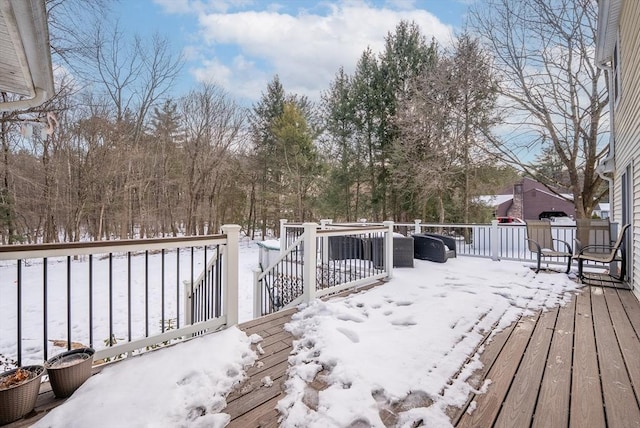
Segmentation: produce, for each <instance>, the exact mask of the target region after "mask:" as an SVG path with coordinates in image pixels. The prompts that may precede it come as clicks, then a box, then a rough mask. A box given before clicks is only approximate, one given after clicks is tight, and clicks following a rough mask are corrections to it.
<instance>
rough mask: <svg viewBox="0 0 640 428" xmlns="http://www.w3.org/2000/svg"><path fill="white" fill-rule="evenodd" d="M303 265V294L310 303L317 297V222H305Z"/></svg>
mask: <svg viewBox="0 0 640 428" xmlns="http://www.w3.org/2000/svg"><path fill="white" fill-rule="evenodd" d="M302 226H303V227H304V240H303V248H304V250H303V257H304V259H303V260H304V261H303V266H302V284H303V290H302V295H303V296H304V301H305V302H307V303H309V302H311V301H312V300H314V299H315V298H316V269H317V266H316V264H317V262H316V258H317V255H316V252H317V248H316V229H317V228H318V224H317V223H304V224H303V225H302Z"/></svg>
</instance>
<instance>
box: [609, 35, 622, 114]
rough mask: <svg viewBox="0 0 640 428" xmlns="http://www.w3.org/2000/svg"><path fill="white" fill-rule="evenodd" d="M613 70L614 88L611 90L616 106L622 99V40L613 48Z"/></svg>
mask: <svg viewBox="0 0 640 428" xmlns="http://www.w3.org/2000/svg"><path fill="white" fill-rule="evenodd" d="M612 68H613V70H611V72H612V74H613V82H612V84H613V88H611V91H612V92H611V93H612V94H613V101H614V105H615V104H617V103H618V100H619V99H620V89H621V86H620V38H619V37H618V40H617V41H616V45H615V47H614V48H613V66H612Z"/></svg>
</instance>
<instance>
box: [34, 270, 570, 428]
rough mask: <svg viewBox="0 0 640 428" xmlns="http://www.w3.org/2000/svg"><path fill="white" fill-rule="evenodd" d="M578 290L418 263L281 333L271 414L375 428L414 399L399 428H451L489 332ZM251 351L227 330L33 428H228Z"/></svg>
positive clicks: (118, 375) (163, 354)
mask: <svg viewBox="0 0 640 428" xmlns="http://www.w3.org/2000/svg"><path fill="white" fill-rule="evenodd" d="M249 265H250V263H247V264H245V266H249ZM241 275H242V273H241ZM577 287H578V284H576V283H575V282H574V281H572V280H571V279H570V278H568V277H567V276H566V275H564V274H560V273H558V274H555V273H540V274H538V275H535V274H534V273H533V271H531V269H529V268H528V267H526V266H523V264H522V263H519V262H491V261H489V260H487V259H475V258H457V259H452V260H449V261H448V262H447V263H445V264H437V263H431V262H426V261H420V260H416V264H415V268H414V269H396V270H394V278H393V280H391V281H390V282H388V283H386V284H384V285H381V286H378V287H375V288H373V289H371V290H368V291H365V292H361V293H357V294H354V295H351V296H349V297H344V298H335V299H332V300H330V301H315V302H313V303H312V304H310V305H308V306H307V307H305V308H302V309H301V310H300V312H299V313H297V314H295V315H294V317H293V319H292V321H291V322H290V323H289V324H288V326H287V328H288V329H289V330H290V331H291V332H293V333H294V334H295V335H297V336H299V340H297V341H296V342H294V353H293V354H292V355H291V357H290V359H289V361H290V364H291V367H290V369H289V378H288V380H287V381H286V384H285V385H286V394H287V395H286V397H285V398H284V399H283V400H281V401H280V403H279V406H278V408H279V410H280V411H281V412H282V414H283V420H282V422H281V425H282V426H285V427H294V426H298V427H302V426H304V427H345V426H350V425H351V426H372V427H382V426H384V425H383V421H382V420H381V418H380V409H381V408H384V407H386V406H390V405H391V404H393V403H397V402H402V401H409V400H414V399H415V397H420V400H415V404H416V405H418V406H419V407H417V408H414V409H411V410H406V411H404V412H402V413H401V414H399V415H398V416H399V417H398V424H399V425H401V426H410V425H411V423H412V422H413V421H417V420H420V419H423V420H424V421H425V422H427V424H426V425H427V426H447V425H448V424H449V423H450V422H449V418H448V417H447V415H446V413H445V412H446V409H447V407H448V406H459V405H461V404H463V403H464V401H465V400H466V398H467V396H468V393H469V392H470V391H471V390H472V388H471V386H469V384H467V382H466V380H467V379H468V378H469V376H470V375H471V373H472V372H473V370H475V369H476V368H478V367H479V366H480V363H479V361H478V356H477V355H475V351H476V348H477V347H478V344H479V343H480V342H481V340H482V338H483V335H484V334H485V332H486V331H488V330H490V329H492V328H493V327H494V326H495V327H497V329H501V328H504V327H506V326H507V325H509V324H510V323H511V322H513V321H514V320H515V319H517V317H518V316H520V315H521V314H526V313H527V312H528V311H535V310H538V309H540V308H550V307H553V306H556V305H561V304H564V303H565V302H567V301H568V300H569V299H570V296H571V291H574V290H576V288H577ZM242 299H243V297H242V296H241V300H242ZM246 300H248V299H246ZM247 303H248V302H247ZM253 339H254V341H255V338H253ZM250 342H251V339H250V338H248V337H246V335H244V333H242V332H240V331H239V330H238V329H236V328H232V329H229V330H226V331H224V332H220V333H216V334H213V335H209V336H206V337H203V338H199V339H196V340H192V341H190V342H188V343H184V344H178V345H176V346H173V347H170V348H167V349H163V350H161V351H159V352H153V353H150V354H149V355H143V356H141V357H137V358H133V359H131V360H130V361H126V362H124V363H120V364H117V365H115V366H113V367H110V368H108V369H105V370H103V371H102V372H101V373H100V374H99V375H96V376H93V377H92V378H91V379H90V380H89V381H88V382H87V383H86V384H85V385H83V386H82V387H81V388H80V389H79V390H78V391H77V392H76V393H75V394H74V395H73V396H72V397H71V398H70V399H69V400H68V401H67V402H66V403H64V404H63V405H62V406H60V407H58V408H56V409H55V410H53V411H52V412H51V413H50V414H49V415H47V416H46V417H45V418H44V419H42V420H41V421H40V423H39V424H38V425H37V426H39V427H49V426H51V427H58V426H65V427H66V426H87V425H89V424H91V425H93V426H105V427H106V426H123V425H127V426H156V425H158V423H161V422H163V421H164V422H165V423H170V424H171V425H172V426H214V427H215V426H224V425H226V423H227V421H228V417H227V416H225V415H224V405H225V402H224V396H225V395H226V394H227V393H228V392H229V391H230V390H231V389H232V388H233V387H234V386H235V385H237V383H238V382H240V381H241V379H242V378H243V376H244V372H243V370H242V367H243V366H244V367H245V369H246V368H247V365H250V364H252V363H253V361H255V358H256V355H255V354H254V352H253V351H251V347H250ZM469 357H471V359H470V362H469V363H466V361H467V359H468V358H469ZM458 372H460V374H459V375H458V376H456V374H457V373H458ZM316 375H318V377H317V380H320V381H322V382H324V383H325V384H327V388H326V389H324V390H322V391H320V392H314V390H312V389H311V388H309V386H308V385H307V383H308V382H311V381H312V380H313V379H314V377H316ZM454 378H455V379H454ZM451 379H454V381H453V383H451V384H449V381H450V380H451Z"/></svg>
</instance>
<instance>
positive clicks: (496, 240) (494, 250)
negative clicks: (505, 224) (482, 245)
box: [490, 220, 500, 262]
mask: <svg viewBox="0 0 640 428" xmlns="http://www.w3.org/2000/svg"><path fill="white" fill-rule="evenodd" d="M490 236H491V260H493V261H494V262H497V261H498V260H500V258H499V257H498V253H499V251H500V232H499V230H498V220H491V234H490Z"/></svg>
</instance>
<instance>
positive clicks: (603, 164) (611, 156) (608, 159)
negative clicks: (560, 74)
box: [596, 61, 616, 214]
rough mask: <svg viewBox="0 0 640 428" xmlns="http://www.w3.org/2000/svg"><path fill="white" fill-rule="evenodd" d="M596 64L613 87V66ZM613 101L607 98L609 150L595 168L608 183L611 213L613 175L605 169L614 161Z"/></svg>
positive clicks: (611, 210) (605, 63) (612, 210)
mask: <svg viewBox="0 0 640 428" xmlns="http://www.w3.org/2000/svg"><path fill="white" fill-rule="evenodd" d="M596 66H597V67H598V68H600V69H601V70H605V71H608V75H609V77H608V80H609V88H612V87H613V86H612V85H614V81H613V67H611V65H610V64H609V62H608V61H603V62H599V63H597V64H596ZM609 96H611V90H609ZM615 102H616V100H613V103H612V102H611V99H609V151H608V152H607V157H605V158H604V159H603V160H602V161H600V165H598V167H597V168H596V173H597V174H598V175H599V176H600V178H602V179H603V180H605V181H606V182H607V183H609V203H610V204H611V205H610V210H609V212H610V213H611V214H613V212H614V206H613V203H614V202H613V199H614V198H613V177H610V176H608V175H607V172H606V169H607V163H609V162H614V158H615V144H614V142H615V138H614V130H615V122H614V113H613V110H614V107H615V106H614V105H613V104H615Z"/></svg>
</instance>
